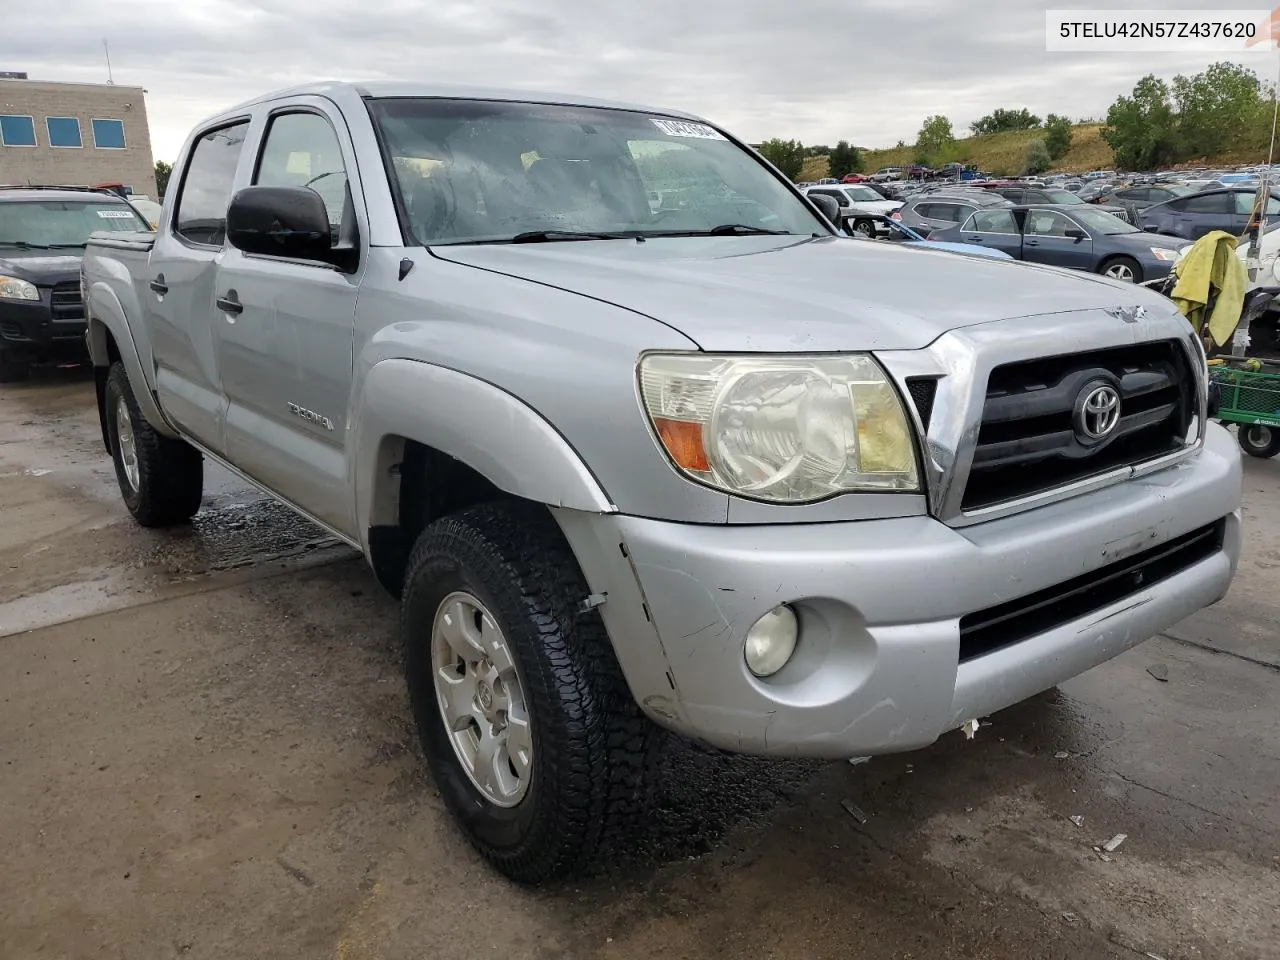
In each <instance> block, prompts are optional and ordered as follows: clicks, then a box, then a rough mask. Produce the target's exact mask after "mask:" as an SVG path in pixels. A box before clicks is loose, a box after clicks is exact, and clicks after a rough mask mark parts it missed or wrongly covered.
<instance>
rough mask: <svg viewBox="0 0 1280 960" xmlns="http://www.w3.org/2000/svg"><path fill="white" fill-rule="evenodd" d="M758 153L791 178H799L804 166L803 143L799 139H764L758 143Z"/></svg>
mask: <svg viewBox="0 0 1280 960" xmlns="http://www.w3.org/2000/svg"><path fill="white" fill-rule="evenodd" d="M760 155H761V156H763V157H764V158H765V159H766V160H768V161H769V162H770V163H772V164H773V165H774V166H775V167H777V168H778V169H779V170H781V171H782V173H783V175H784V176H786V177H788V178H790V179H791V180H796V179H798V178H799V176H800V170H801V168H802V167H803V166H804V144H803V143H801V142H800V141H799V140H779V139H778V138H777V137H774V138H773V139H772V140H766V141H765V142H764V143H762V144H760Z"/></svg>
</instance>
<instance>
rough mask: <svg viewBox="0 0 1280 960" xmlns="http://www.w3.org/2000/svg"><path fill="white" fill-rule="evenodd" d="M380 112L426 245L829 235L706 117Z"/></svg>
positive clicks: (412, 226)
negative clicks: (689, 119)
mask: <svg viewBox="0 0 1280 960" xmlns="http://www.w3.org/2000/svg"><path fill="white" fill-rule="evenodd" d="M370 110H371V112H372V114H373V117H374V120H375V122H376V123H377V125H378V127H379V129H380V132H381V135H382V138H383V141H384V143H385V145H386V149H387V152H388V154H389V155H390V157H391V161H392V164H393V166H394V169H395V179H396V181H397V185H398V187H399V192H400V197H401V199H402V201H403V209H404V211H405V214H406V216H407V223H406V227H407V228H408V232H409V233H411V234H412V235H413V237H414V238H415V239H416V241H417V242H418V243H421V244H423V245H434V244H456V243H504V242H506V243H510V242H525V241H536V240H561V239H565V240H567V239H580V238H581V239H593V238H601V239H612V238H616V237H658V236H690V235H708V234H723V235H729V236H732V235H735V234H751V233H778V234H800V235H803V236H806V237H807V236H811V235H813V234H815V233H817V234H822V235H824V236H825V235H829V234H830V228H829V227H827V226H825V225H824V222H823V221H821V220H819V219H818V217H817V215H816V214H814V213H813V212H812V211H811V210H810V209H809V208H808V207H807V206H806V205H805V204H804V203H803V202H802V201H801V200H800V199H799V198H798V197H797V196H796V195H795V194H794V193H793V192H792V191H791V190H790V189H789V188H788V187H787V185H786V184H784V183H783V182H781V181H780V180H778V179H777V178H776V177H775V176H774V175H773V174H771V173H770V172H769V170H768V169H767V168H766V167H765V166H764V165H763V164H762V163H761V162H760V161H759V160H758V159H757V158H756V157H755V156H754V155H753V154H751V153H749V152H748V151H746V150H743V149H742V148H741V147H739V146H737V145H736V144H734V143H732V142H731V141H729V140H728V139H726V138H725V137H724V136H723V135H722V134H720V133H719V132H718V131H716V130H715V129H714V128H712V127H710V126H707V125H706V124H702V123H691V122H687V121H684V120H675V119H671V118H667V117H657V116H649V115H648V114H644V113H636V112H632V111H628V110H610V109H600V108H594V107H575V106H561V105H549V104H535V103H502V102H494V101H480V100H442V99H426V98H422V99H417V98H414V99H383V100H373V101H371V102H370ZM584 234H586V235H587V236H585V237H583V236H582V235H584Z"/></svg>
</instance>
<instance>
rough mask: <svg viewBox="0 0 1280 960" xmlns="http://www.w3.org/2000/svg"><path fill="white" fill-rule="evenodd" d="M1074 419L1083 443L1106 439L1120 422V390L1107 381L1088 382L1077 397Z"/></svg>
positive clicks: (1077, 432)
mask: <svg viewBox="0 0 1280 960" xmlns="http://www.w3.org/2000/svg"><path fill="white" fill-rule="evenodd" d="M1073 419H1074V420H1075V428H1076V436H1077V437H1078V438H1079V439H1080V442H1081V443H1086V444H1092V443H1099V442H1101V441H1103V440H1105V439H1106V438H1107V437H1109V436H1111V434H1112V433H1113V432H1114V431H1115V429H1116V425H1117V424H1118V423H1119V422H1120V391H1119V390H1117V389H1116V388H1115V387H1113V386H1112V385H1111V384H1110V383H1106V382H1100V381H1097V380H1094V381H1093V382H1091V383H1086V384H1085V385H1084V388H1083V389H1081V391H1080V394H1079V396H1078V397H1077V398H1076V404H1075V417H1074V418H1073Z"/></svg>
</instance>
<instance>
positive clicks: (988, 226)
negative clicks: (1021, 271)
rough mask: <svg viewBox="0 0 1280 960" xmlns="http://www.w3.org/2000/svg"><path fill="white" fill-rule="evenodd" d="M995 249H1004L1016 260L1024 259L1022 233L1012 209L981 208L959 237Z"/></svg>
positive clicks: (969, 220) (963, 241) (964, 240)
mask: <svg viewBox="0 0 1280 960" xmlns="http://www.w3.org/2000/svg"><path fill="white" fill-rule="evenodd" d="M957 239H958V240H960V241H961V242H962V243H976V244H978V245H980V246H983V247H990V248H991V249H993V250H1003V251H1004V252H1005V253H1007V254H1009V256H1011V257H1013V258H1014V259H1015V260H1021V259H1022V234H1021V233H1020V232H1019V231H1018V222H1017V221H1016V220H1015V219H1014V218H1013V211H1012V210H1003V209H997V210H979V211H978V212H977V213H975V214H974V215H973V216H971V217H970V218H969V219H968V220H967V221H965V225H964V227H963V228H962V230H961V232H960V236H959V237H958V238H957Z"/></svg>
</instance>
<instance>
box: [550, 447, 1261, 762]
mask: <svg viewBox="0 0 1280 960" xmlns="http://www.w3.org/2000/svg"><path fill="white" fill-rule="evenodd" d="M1240 469H1241V468H1240V453H1239V450H1238V449H1237V448H1236V445H1235V443H1234V441H1233V440H1232V438H1231V436H1230V435H1229V434H1228V433H1227V432H1226V431H1225V430H1223V429H1222V428H1221V427H1219V426H1217V425H1211V427H1210V429H1209V432H1208V436H1207V440H1206V444H1205V446H1204V448H1203V450H1202V451H1201V452H1200V453H1199V454H1198V455H1197V456H1196V457H1194V458H1192V459H1190V460H1187V461H1184V462H1182V463H1180V464H1178V465H1176V466H1172V467H1170V468H1168V469H1165V470H1162V471H1159V472H1157V473H1153V474H1150V475H1148V476H1144V477H1141V478H1138V479H1132V480H1130V481H1128V482H1125V483H1121V484H1118V485H1116V486H1112V487H1108V488H1106V489H1103V490H1098V491H1095V492H1093V493H1089V494H1086V495H1083V496H1079V497H1076V498H1074V499H1070V500H1065V501H1062V502H1059V503H1055V504H1051V505H1048V506H1044V507H1040V508H1038V509H1034V510H1030V511H1027V512H1024V513H1020V514H1016V515H1013V516H1009V517H1005V518H1003V519H999V520H992V521H989V522H986V523H981V524H976V525H973V526H969V527H965V528H963V529H956V528H952V527H949V526H946V525H944V524H942V523H940V522H939V521H937V520H935V519H933V518H932V517H923V516H921V517H903V518H898V519H892V520H873V521H863V522H850V523H829V524H803V525H801V524H775V525H764V526H732V525H726V526H704V525H696V524H677V523H667V522H661V521H654V520H646V519H640V518H636V517H628V516H622V515H616V514H615V515H593V514H584V513H579V512H576V511H566V510H556V511H554V512H555V514H556V516H557V519H558V520H559V521H560V524H561V527H562V529H563V530H564V531H565V534H566V536H567V537H568V539H569V541H570V544H571V545H572V546H573V548H574V551H575V553H576V554H577V556H578V559H579V562H580V563H581V564H582V567H583V570H584V572H585V573H586V576H587V578H588V581H589V583H590V585H591V589H592V591H593V594H595V595H596V596H597V597H600V596H603V597H605V600H604V602H603V604H601V605H600V607H599V609H600V612H601V614H602V616H603V617H604V620H605V625H606V627H607V628H608V630H609V634H610V637H611V639H612V640H613V644H614V648H615V650H616V651H617V655H618V659H619V662H620V663H621V665H622V668H623V672H624V673H625V675H626V677H627V681H628V683H629V684H630V686H631V690H632V693H633V694H634V695H635V697H636V699H637V700H638V701H639V702H640V704H641V706H642V707H643V708H644V709H645V711H646V712H647V713H648V714H649V715H650V716H651V717H653V718H654V719H655V720H657V721H658V722H659V723H662V724H663V725H665V726H667V727H670V728H672V729H674V730H677V731H679V732H681V733H684V734H686V735H689V736H692V737H695V738H698V739H701V740H704V741H706V742H709V743H711V744H713V745H715V746H718V747H722V748H725V749H729V750H734V751H738V752H744V753H757V754H768V755H780V756H809V757H831V758H834V757H850V756H860V755H870V754H876V753H892V752H896V751H903V750H911V749H915V748H918V747H923V746H926V745H928V744H929V743H932V742H933V741H934V740H935V739H937V738H938V736H940V735H941V734H943V733H945V732H947V731H948V730H953V729H955V728H957V727H959V726H960V725H962V724H963V723H964V722H965V721H966V720H967V719H969V718H972V717H980V716H985V715H987V714H989V713H991V712H993V711H996V710H1000V709H1002V708H1004V707H1007V706H1010V705H1012V704H1014V703H1017V702H1019V701H1021V700H1024V699H1026V698H1027V697H1029V696H1032V695H1034V694H1036V693H1038V692H1040V691H1042V690H1045V689H1048V688H1050V687H1052V686H1054V685H1056V684H1058V683H1060V682H1062V681H1064V680H1067V679H1069V678H1071V677H1074V676H1076V675H1078V674H1080V673H1082V672H1084V671H1085V670H1088V669H1089V668H1091V667H1093V666H1096V665H1097V664H1100V663H1102V662H1104V661H1106V660H1109V659H1111V658H1112V657H1114V656H1116V655H1117V654H1119V653H1121V652H1123V651H1124V650H1126V649H1128V648H1129V647H1131V646H1133V645H1135V644H1137V643H1139V642H1141V641H1143V640H1145V639H1147V638H1148V637H1150V636H1152V635H1154V634H1156V633H1158V632H1160V631H1161V630H1164V629H1166V628H1168V627H1169V626H1172V625H1173V624H1175V623H1177V622H1178V621H1179V620H1181V619H1183V618H1184V617H1186V616H1188V615H1189V614H1191V613H1193V612H1195V611H1196V610H1198V609H1200V608H1201V607H1204V606H1207V605H1208V604H1211V603H1213V602H1215V601H1217V600H1219V599H1221V597H1222V596H1223V595H1224V594H1225V593H1226V591H1227V588H1228V586H1229V584H1230V581H1231V576H1232V574H1233V572H1234V570H1235V565H1236V562H1237V559H1238V557H1239V552H1240V518H1239V502H1240V476H1241V473H1240ZM1215 523H1221V525H1222V530H1223V532H1222V539H1221V543H1220V546H1219V545H1215V546H1213V548H1212V552H1211V553H1209V554H1208V555H1205V556H1204V557H1203V558H1202V559H1199V560H1197V561H1196V562H1194V563H1191V564H1190V565H1189V566H1187V567H1185V568H1184V569H1181V570H1180V571H1179V572H1177V573H1175V574H1173V575H1171V576H1168V577H1167V578H1166V579H1163V580H1160V581H1159V582H1158V583H1154V584H1152V585H1150V586H1147V587H1135V588H1134V589H1133V591H1132V592H1129V593H1127V594H1126V595H1125V596H1123V597H1122V598H1121V599H1118V600H1115V601H1114V602H1111V603H1107V604H1106V605H1104V606H1101V607H1099V608H1097V609H1092V610H1090V611H1088V612H1087V613H1086V614H1084V615H1082V616H1079V617H1076V618H1075V619H1072V620H1069V621H1067V622H1064V623H1059V624H1056V625H1055V626H1053V627H1052V628H1051V629H1048V630H1045V631H1043V632H1040V633H1036V634H1034V635H1031V636H1029V637H1027V638H1026V639H1022V640H1020V641H1019V642H1016V643H1013V644H1011V645H1009V646H1004V647H1001V648H999V649H996V650H995V651H994V652H991V653H986V654H984V655H981V656H977V657H974V658H972V659H967V660H965V662H963V663H962V662H961V657H960V650H961V645H960V635H961V618H962V617H964V616H965V615H966V614H972V613H975V612H977V611H983V610H987V609H989V608H992V607H993V606H997V605H999V604H1001V603H1004V602H1006V601H1009V600H1013V599H1015V598H1020V597H1026V596H1028V595H1030V594H1034V593H1037V592H1038V591H1041V590H1045V589H1048V588H1052V587H1055V586H1056V585H1059V584H1063V583H1065V582H1066V581H1071V580H1073V579H1074V578H1078V577H1081V576H1082V575H1084V574H1088V573H1090V572H1091V571H1095V570H1099V569H1101V568H1104V567H1108V566H1109V565H1112V564H1116V563H1118V562H1119V561H1122V560H1124V559H1125V558H1129V557H1134V556H1136V555H1139V554H1142V553H1143V552H1144V551H1149V550H1151V549H1152V548H1155V547H1158V546H1159V545H1160V544H1163V543H1166V542H1168V541H1171V540H1174V539H1175V538H1178V537H1180V536H1182V535H1183V534H1187V533H1189V532H1191V531H1195V530H1197V529H1198V528H1201V527H1205V526H1206V525H1211V524H1215ZM783 602H786V603H791V604H794V605H795V606H796V607H797V608H798V610H799V613H800V622H801V634H800V641H799V644H798V646H797V652H796V654H795V656H794V657H793V659H792V661H791V662H790V663H789V664H788V665H787V666H786V667H785V668H784V669H783V670H782V671H781V672H780V673H778V674H777V675H775V676H774V677H772V678H769V679H768V680H763V681H762V680H760V679H758V678H756V677H754V676H753V675H752V674H751V673H750V672H749V671H748V670H747V669H746V665H745V663H744V660H743V640H744V636H745V633H746V631H747V629H748V628H749V627H750V626H751V624H753V623H754V622H755V620H756V619H757V618H758V617H760V616H761V615H762V614H764V613H765V612H767V611H768V610H770V609H771V608H772V607H774V606H775V605H777V604H778V603H783Z"/></svg>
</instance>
